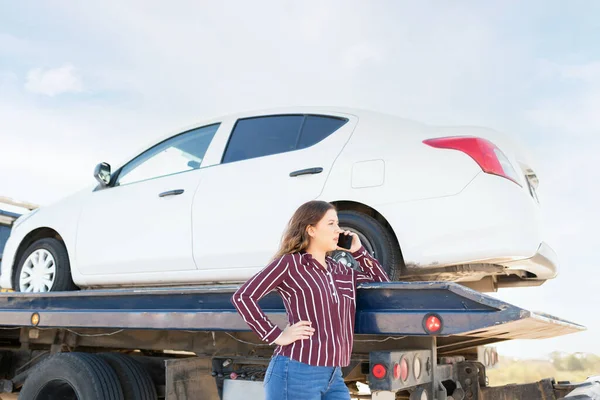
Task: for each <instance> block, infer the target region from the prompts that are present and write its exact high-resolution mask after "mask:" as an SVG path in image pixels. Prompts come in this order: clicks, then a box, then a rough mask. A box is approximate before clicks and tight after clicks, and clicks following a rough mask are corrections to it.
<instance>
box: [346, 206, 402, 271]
mask: <svg viewBox="0 0 600 400" xmlns="http://www.w3.org/2000/svg"><path fill="white" fill-rule="evenodd" d="M337 214H338V220H339V226H340V228H341V229H344V230H350V231H353V232H356V233H357V234H358V235H359V237H361V241H364V240H366V242H367V243H363V245H364V246H365V248H366V249H367V250H368V251H369V253H371V255H372V256H374V257H375V258H376V259H377V261H379V263H380V264H381V266H382V267H383V269H384V270H385V272H387V274H388V276H389V278H390V280H392V281H395V280H398V279H399V278H400V276H401V275H402V270H403V268H404V260H403V258H402V253H401V252H400V248H399V246H398V244H397V241H396V238H395V237H394V235H393V233H392V232H390V231H389V230H388V229H386V227H384V226H383V225H382V224H381V223H380V222H379V221H377V220H376V219H375V218H373V217H371V216H370V215H366V214H363V213H361V212H358V211H350V210H347V211H345V210H342V211H338V213H337ZM334 258H335V257H334Z"/></svg>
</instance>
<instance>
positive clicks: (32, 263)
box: [14, 238, 77, 293]
mask: <svg viewBox="0 0 600 400" xmlns="http://www.w3.org/2000/svg"><path fill="white" fill-rule="evenodd" d="M14 287H15V289H16V290H17V291H18V292H31V293H39V292H58V291H66V290H76V289H77V286H75V284H74V283H73V279H72V278H71V265H70V263H69V255H68V254H67V249H66V248H65V246H64V244H62V243H61V242H59V241H58V240H56V239H54V238H45V239H40V240H38V241H36V242H33V244H31V245H30V246H29V247H28V248H27V250H26V251H25V253H24V254H23V256H22V257H21V260H20V261H19V266H18V268H17V270H16V273H15V285H14Z"/></svg>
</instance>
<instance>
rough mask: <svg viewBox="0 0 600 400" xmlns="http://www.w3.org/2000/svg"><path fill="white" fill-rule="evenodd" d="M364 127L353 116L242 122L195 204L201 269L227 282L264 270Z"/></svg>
mask: <svg viewBox="0 0 600 400" xmlns="http://www.w3.org/2000/svg"><path fill="white" fill-rule="evenodd" d="M356 123H357V118H356V117H355V116H352V115H330V116H325V115H303V114H300V115H269V116H261V117H254V118H244V119H239V120H238V121H237V122H236V123H235V126H234V128H233V129H232V132H231V135H230V137H229V141H228V143H227V146H226V148H225V150H224V155H223V158H222V162H221V164H219V165H216V166H214V167H211V168H207V169H206V171H205V173H204V174H203V177H202V187H201V190H200V191H201V192H202V193H198V195H197V196H196V198H195V199H194V204H193V210H194V211H193V218H192V224H193V231H194V241H193V243H194V244H193V245H194V259H195V260H196V264H197V266H198V268H199V269H201V270H212V271H211V275H210V276H211V278H213V279H215V280H226V279H229V278H232V277H235V276H236V275H239V270H240V269H243V268H250V269H255V268H256V267H259V266H263V265H264V264H265V262H267V261H268V260H269V258H270V257H271V256H272V255H273V253H274V252H275V251H276V250H277V246H278V243H279V240H280V238H281V235H282V233H283V231H284V229H285V227H286V224H287V222H288V221H289V219H290V217H291V216H292V214H293V212H294V211H295V210H296V208H298V207H299V206H300V205H301V204H302V203H304V202H306V201H309V200H312V199H315V198H317V197H318V196H319V194H320V193H321V191H322V189H323V186H324V184H325V181H326V179H327V176H328V174H329V171H330V170H331V167H332V165H333V163H334V160H335V158H336V157H337V156H338V154H339V153H340V152H341V150H342V148H343V146H344V145H345V143H346V142H347V141H348V139H349V138H350V135H351V133H352V131H353V130H354V127H355V126H356Z"/></svg>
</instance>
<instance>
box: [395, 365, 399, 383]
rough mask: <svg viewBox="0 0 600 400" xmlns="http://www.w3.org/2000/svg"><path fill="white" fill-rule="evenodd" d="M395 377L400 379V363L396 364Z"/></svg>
mask: <svg viewBox="0 0 600 400" xmlns="http://www.w3.org/2000/svg"><path fill="white" fill-rule="evenodd" d="M394 379H400V365H398V363H396V364H394Z"/></svg>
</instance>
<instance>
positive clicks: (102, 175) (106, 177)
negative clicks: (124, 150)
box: [94, 162, 110, 186]
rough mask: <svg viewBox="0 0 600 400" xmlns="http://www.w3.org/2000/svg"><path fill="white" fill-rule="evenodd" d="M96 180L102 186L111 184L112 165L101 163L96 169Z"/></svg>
mask: <svg viewBox="0 0 600 400" xmlns="http://www.w3.org/2000/svg"><path fill="white" fill-rule="evenodd" d="M94 178H96V180H97V181H98V182H100V185H102V186H107V185H108V184H109V183H110V164H108V163H105V162H101V163H100V164H98V165H96V168H95V169H94Z"/></svg>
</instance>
